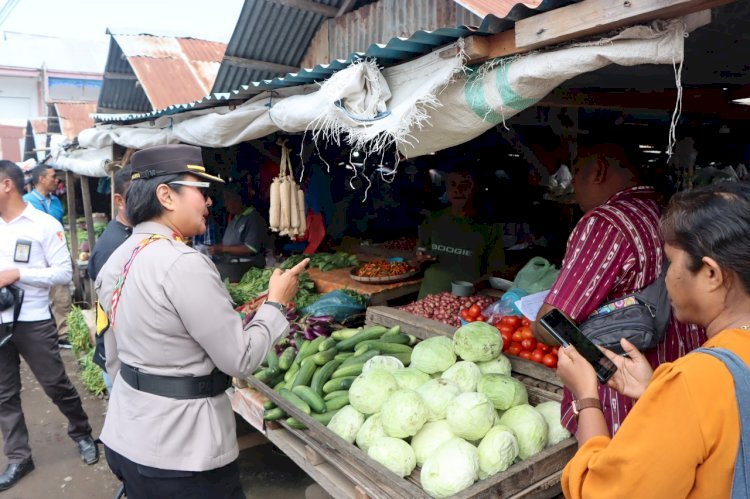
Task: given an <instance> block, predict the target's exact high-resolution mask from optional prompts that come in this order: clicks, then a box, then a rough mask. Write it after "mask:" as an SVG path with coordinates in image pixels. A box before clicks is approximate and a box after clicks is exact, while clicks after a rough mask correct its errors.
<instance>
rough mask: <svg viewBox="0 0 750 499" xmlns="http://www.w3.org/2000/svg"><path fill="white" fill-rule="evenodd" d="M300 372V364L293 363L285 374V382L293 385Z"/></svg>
mask: <svg viewBox="0 0 750 499" xmlns="http://www.w3.org/2000/svg"><path fill="white" fill-rule="evenodd" d="M298 372H299V362H297V361H296V360H295V361H294V362H292V366H291V367H290V368H289V369H288V370H287V371H286V372H285V373H284V381H286V382H287V383H291V382H292V381H293V380H294V377H295V376H297V373H298Z"/></svg>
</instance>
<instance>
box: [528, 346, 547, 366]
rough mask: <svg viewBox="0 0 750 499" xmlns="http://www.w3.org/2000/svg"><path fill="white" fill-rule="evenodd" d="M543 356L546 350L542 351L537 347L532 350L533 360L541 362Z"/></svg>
mask: <svg viewBox="0 0 750 499" xmlns="http://www.w3.org/2000/svg"><path fill="white" fill-rule="evenodd" d="M543 358H544V352H542V351H541V350H538V349H537V350H534V351H533V352H531V360H533V361H534V362H537V363H539V364H541V363H542V359H543Z"/></svg>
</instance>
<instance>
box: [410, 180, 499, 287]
mask: <svg viewBox="0 0 750 499" xmlns="http://www.w3.org/2000/svg"><path fill="white" fill-rule="evenodd" d="M445 183H446V195H447V197H448V201H449V202H450V206H449V207H448V208H445V209H444V210H441V211H438V212H436V213H434V214H433V215H431V216H430V217H428V218H427V220H426V221H425V222H424V223H423V224H422V226H420V228H419V247H418V248H417V259H418V260H420V261H431V262H432V264H431V265H430V266H429V267H428V268H427V270H425V273H424V280H423V281H422V286H421V287H420V290H419V298H420V299H421V298H424V297H425V296H427V295H431V294H436V293H440V292H442V291H450V290H451V282H453V281H468V282H472V283H476V282H477V281H479V280H480V279H481V278H482V277H483V276H485V275H487V274H489V273H492V272H495V271H498V270H502V269H503V268H505V254H504V252H503V245H502V232H501V231H500V229H499V227H498V226H497V225H492V224H486V223H481V222H478V221H477V220H476V217H477V214H478V213H477V209H476V206H475V204H474V199H475V196H476V191H477V185H476V182H475V181H474V179H473V178H472V176H471V174H470V173H468V172H465V171H455V172H451V173H448V174H447V175H446V179H445Z"/></svg>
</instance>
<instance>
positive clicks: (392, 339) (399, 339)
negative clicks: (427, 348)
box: [355, 333, 409, 351]
mask: <svg viewBox="0 0 750 499" xmlns="http://www.w3.org/2000/svg"><path fill="white" fill-rule="evenodd" d="M373 343H392V344H394V345H395V344H398V345H407V346H408V345H409V335H408V334H401V333H399V334H392V335H390V336H383V337H382V338H380V339H378V340H365V341H363V342H361V343H359V344H357V346H356V347H355V351H358V350H360V349H362V348H363V345H372V344H373Z"/></svg>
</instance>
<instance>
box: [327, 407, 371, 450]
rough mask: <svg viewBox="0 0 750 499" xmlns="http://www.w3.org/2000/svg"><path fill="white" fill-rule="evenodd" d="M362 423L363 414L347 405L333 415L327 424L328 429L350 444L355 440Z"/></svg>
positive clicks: (363, 419)
mask: <svg viewBox="0 0 750 499" xmlns="http://www.w3.org/2000/svg"><path fill="white" fill-rule="evenodd" d="M364 422H365V416H364V414H362V413H361V412H359V411H357V410H356V409H355V408H354V407H352V406H350V405H347V406H344V407H342V408H341V410H340V411H339V412H337V413H336V414H334V415H333V418H331V421H330V422H329V423H328V429H329V430H331V431H332V432H334V433H335V434H336V435H338V436H340V437H341V438H343V439H344V440H346V441H347V442H349V443H350V444H351V443H354V439H355V438H357V433H358V432H359V429H360V428H361V427H362V424H363V423H364Z"/></svg>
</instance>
